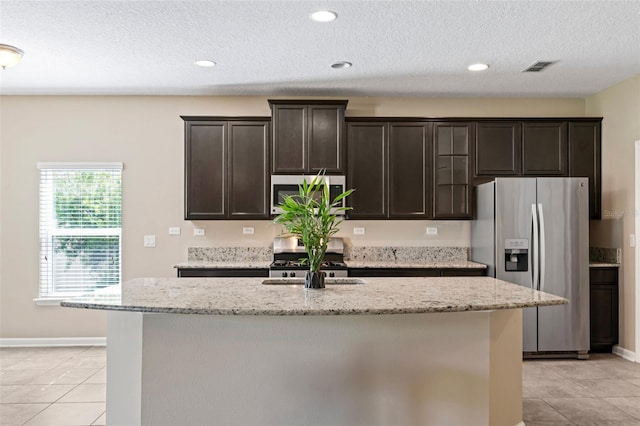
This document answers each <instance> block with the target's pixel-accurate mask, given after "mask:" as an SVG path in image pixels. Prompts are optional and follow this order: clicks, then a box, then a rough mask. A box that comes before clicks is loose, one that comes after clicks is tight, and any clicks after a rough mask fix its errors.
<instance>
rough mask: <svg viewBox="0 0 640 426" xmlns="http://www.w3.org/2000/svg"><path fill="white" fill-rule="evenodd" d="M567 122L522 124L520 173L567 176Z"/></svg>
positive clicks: (526, 174) (525, 174)
mask: <svg viewBox="0 0 640 426" xmlns="http://www.w3.org/2000/svg"><path fill="white" fill-rule="evenodd" d="M568 165H569V160H568V147H567V123H566V122H565V121H563V122H548V123H543V122H532V123H527V122H525V123H523V125H522V174H523V175H524V176H569V174H568Z"/></svg>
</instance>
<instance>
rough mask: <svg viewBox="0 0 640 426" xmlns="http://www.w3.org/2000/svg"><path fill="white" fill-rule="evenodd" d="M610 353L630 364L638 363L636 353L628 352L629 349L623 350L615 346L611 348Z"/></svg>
mask: <svg viewBox="0 0 640 426" xmlns="http://www.w3.org/2000/svg"><path fill="white" fill-rule="evenodd" d="M612 352H613V353H614V354H616V355H618V356H621V357H622V358H624V359H626V360H629V361H631V362H638V361H637V358H636V353H635V352H633V351H630V350H629V349H625V348H623V347H622V346H618V345H615V346H614V347H613V351H612Z"/></svg>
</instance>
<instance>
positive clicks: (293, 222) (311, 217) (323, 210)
mask: <svg viewBox="0 0 640 426" xmlns="http://www.w3.org/2000/svg"><path fill="white" fill-rule="evenodd" d="M352 192H353V189H349V190H347V191H345V192H343V193H341V194H339V195H337V196H336V197H335V198H334V199H333V200H331V199H330V194H329V187H328V186H327V185H325V184H324V170H323V171H321V172H320V173H318V175H316V176H315V177H314V178H313V179H312V180H311V182H309V183H307V181H306V179H304V180H303V181H302V185H300V190H299V192H298V194H297V195H292V196H291V195H290V196H286V197H285V198H284V200H283V201H282V203H281V204H280V207H281V208H282V213H281V214H280V215H278V216H277V217H276V218H275V223H279V224H281V225H283V226H284V228H285V229H286V230H287V231H288V233H289V234H291V235H293V236H295V237H297V238H298V239H300V240H301V241H302V243H303V244H304V247H305V250H306V252H307V259H306V260H305V261H306V262H308V265H309V271H307V274H306V276H305V282H304V286H305V288H324V273H323V272H320V264H321V263H322V259H323V258H324V254H325V252H326V251H327V244H328V242H329V237H331V236H332V235H334V234H335V233H336V232H338V230H339V228H338V226H339V225H340V224H341V223H342V221H343V219H342V218H341V216H339V215H338V212H344V211H346V210H350V209H351V207H343V206H342V204H343V203H342V200H343V199H344V198H346V197H347V196H349V194H351V193H352Z"/></svg>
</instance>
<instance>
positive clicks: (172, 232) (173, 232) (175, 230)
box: [169, 226, 180, 235]
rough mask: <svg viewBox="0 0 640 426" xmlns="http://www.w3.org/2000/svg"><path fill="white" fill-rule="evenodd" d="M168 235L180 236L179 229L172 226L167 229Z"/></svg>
mask: <svg viewBox="0 0 640 426" xmlns="http://www.w3.org/2000/svg"><path fill="white" fill-rule="evenodd" d="M169 235H180V228H179V227H178V226H172V227H171V228H169Z"/></svg>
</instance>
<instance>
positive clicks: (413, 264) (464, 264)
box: [173, 260, 487, 269]
mask: <svg viewBox="0 0 640 426" xmlns="http://www.w3.org/2000/svg"><path fill="white" fill-rule="evenodd" d="M271 262H272V261H245V262H223V261H190V262H182V263H177V264H175V265H173V267H174V268H177V269H223V268H228V269H269V265H270V264H271ZM345 263H346V264H347V267H349V268H372V269H375V268H398V269H400V268H405V269H412V268H455V269H466V268H470V269H486V268H487V265H484V264H482V263H477V262H471V261H469V260H434V261H399V262H396V261H392V260H388V261H362V260H347V261H345Z"/></svg>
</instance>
